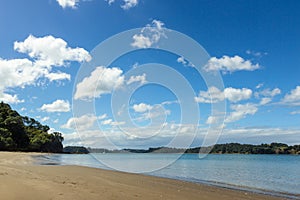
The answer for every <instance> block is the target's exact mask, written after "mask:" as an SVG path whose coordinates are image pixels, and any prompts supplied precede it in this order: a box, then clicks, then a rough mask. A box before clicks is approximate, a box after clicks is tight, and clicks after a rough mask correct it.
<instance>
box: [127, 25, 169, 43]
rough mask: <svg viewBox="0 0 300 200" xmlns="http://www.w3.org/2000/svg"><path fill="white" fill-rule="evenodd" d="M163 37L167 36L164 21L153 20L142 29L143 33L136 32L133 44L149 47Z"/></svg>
mask: <svg viewBox="0 0 300 200" xmlns="http://www.w3.org/2000/svg"><path fill="white" fill-rule="evenodd" d="M161 37H166V36H165V33H164V23H163V22H161V21H159V20H153V21H152V23H151V24H147V25H146V27H144V28H143V29H142V30H141V33H139V34H135V35H134V36H133V37H132V39H133V42H132V43H131V46H133V47H137V48H149V47H151V46H153V45H154V44H156V43H158V42H159V40H160V38H161Z"/></svg>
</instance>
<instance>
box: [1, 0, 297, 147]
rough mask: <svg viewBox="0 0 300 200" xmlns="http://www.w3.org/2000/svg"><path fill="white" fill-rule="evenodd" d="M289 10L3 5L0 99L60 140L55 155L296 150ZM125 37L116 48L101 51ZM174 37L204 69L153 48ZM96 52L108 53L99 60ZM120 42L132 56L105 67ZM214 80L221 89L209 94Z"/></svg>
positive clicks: (169, 4)
mask: <svg viewBox="0 0 300 200" xmlns="http://www.w3.org/2000/svg"><path fill="white" fill-rule="evenodd" d="M299 8H300V3H299V1H267V0H263V1H244V0H243V1H198V0H189V1H183V0H173V1H159V0H115V1H113V0H110V1H105V0H43V1H37V0H27V1H17V0H4V1H1V3H0V27H1V30H0V78H1V79H0V80H1V81H0V100H1V101H4V102H7V103H10V104H11V105H12V107H13V108H14V109H15V110H17V111H18V112H20V113H21V114H22V115H28V116H30V117H34V118H37V119H38V120H40V121H41V122H42V123H44V124H48V125H49V126H50V127H52V131H53V130H56V131H60V132H62V133H63V134H64V137H65V142H64V143H65V145H80V144H82V145H85V146H93V147H105V148H123V147H137V148H145V147H150V146H168V145H169V146H178V147H187V146H200V145H201V144H209V143H214V142H218V143H224V142H241V143H255V144H257V143H269V142H273V141H277V142H285V143H289V144H296V143H300V125H299V122H300V78H299V75H300V68H299V66H298V65H299V63H300V56H299V53H300V40H299V37H300V25H299V24H300V13H299ZM135 28H140V29H137V30H135V31H133V32H132V35H129V36H128V38H127V40H126V41H121V40H120V41H119V40H118V39H120V38H122V37H121V36H118V37H116V39H117V40H116V42H115V43H113V44H110V42H111V41H112V40H107V39H108V38H110V37H113V38H115V35H116V34H119V33H123V32H124V31H127V30H131V29H135ZM165 28H167V29H165ZM175 31H177V32H179V33H182V34H185V35H186V36H187V37H189V38H191V39H193V40H194V41H195V42H197V43H198V44H199V45H201V46H202V47H203V48H204V49H205V50H204V51H203V52H202V53H203V55H200V54H199V55H198V54H197V52H196V51H195V53H194V52H193V49H192V47H191V48H189V44H188V43H187V42H184V41H182V40H177V41H176V40H175V41H172V43H173V44H174V45H173V46H172V48H177V49H175V51H176V52H180V51H184V52H187V54H191V55H192V54H193V53H194V54H195V55H194V56H195V58H196V61H195V63H197V62H198V61H199V62H200V61H206V62H205V63H204V64H203V65H194V63H193V62H194V61H193V60H187V59H186V58H185V57H184V56H183V55H178V54H176V52H168V51H165V50H164V49H163V47H164V45H165V44H166V43H168V41H170V40H171V38H172V34H175ZM128 34H129V33H128ZM130 34H131V33H130ZM126 37H127V36H126ZM126 37H125V36H124V38H126ZM104 41H107V43H108V44H110V47H111V49H105V50H104V51H100V50H101V47H102V46H103V43H102V42H104ZM126 42H127V43H128V44H127V45H128V48H129V49H130V50H131V51H130V52H128V53H126V54H124V55H119V57H118V58H117V59H115V60H113V62H112V63H110V65H104V63H105V62H104V61H105V60H106V59H107V58H110V57H111V56H113V55H114V53H115V52H118V51H119V50H120V49H122V48H123V47H124V44H125V45H126ZM98 45H99V46H98ZM101 45H102V46H101ZM181 48H182V49H181ZM177 50H178V51H177ZM206 53H207V54H206ZM197 55H198V56H197ZM198 58H199V59H198ZM201 59H202V60H201ZM102 62H103V63H102ZM149 63H152V64H149ZM164 70H165V71H164ZM172 70H174V71H172ZM200 71H201V73H205V74H207V76H209V77H210V78H211V80H212V82H211V84H208V85H207V84H206V83H207V82H206V78H205V77H203V76H201V74H200V73H199V72H200ZM173 72H174V73H173ZM177 75H178V76H177ZM218 77H219V78H221V79H220V80H221V81H222V84H221V85H220V84H219V85H218V84H216V85H214V84H212V83H213V82H214V79H216V80H217V79H218ZM151 80H152V81H151ZM218 80H219V79H218ZM155 81H158V82H157V83H155ZM185 81H187V82H188V83H189V84H188V85H185ZM159 82H164V83H165V84H167V85H165V86H164V87H163V86H162V85H160V84H158V83H159ZM216 82H217V81H216ZM185 86H188V87H190V89H192V91H189V90H188V89H186V88H185ZM131 90H132V91H133V93H132V94H130V95H129V91H131ZM182 91H183V92H182ZM120 95H121V96H120ZM122 95H123V96H122ZM126 95H129V96H128V97H129V100H128V101H127V102H123V101H125V100H126V98H125V96H126ZM126 97H127V96H126ZM123 104H124V105H123ZM219 106H220V107H219ZM222 106H223V107H222ZM217 108H220V109H219V110H218V109H217ZM214 109H215V110H214ZM123 113H127V114H128V115H127V114H126V115H125V114H124V115H123ZM184 113H189V114H186V115H185V114H184ZM126 117H127V118H126ZM75 124H77V128H76V126H75ZM221 130H223V131H222V132H220V131H221ZM210 131H212V132H213V131H216V132H218V134H217V136H216V135H213V134H212V133H211V132H210ZM219 133H221V135H219ZM205 138H206V139H205ZM209 138H211V140H210V139H209ZM205 141H206V142H207V143H206V142H205Z"/></svg>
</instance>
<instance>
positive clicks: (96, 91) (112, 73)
mask: <svg viewBox="0 0 300 200" xmlns="http://www.w3.org/2000/svg"><path fill="white" fill-rule="evenodd" d="M122 73H123V71H122V70H121V69H119V68H116V67H113V68H105V67H103V66H99V67H97V68H96V69H95V70H94V71H93V72H92V73H91V75H90V76H88V77H86V78H84V79H83V80H82V81H81V82H80V83H78V84H77V85H76V92H75V95H74V98H75V99H81V100H90V99H92V98H94V97H100V96H101V95H102V94H109V93H111V92H112V90H114V89H116V88H118V87H120V86H122V85H123V84H124V76H123V75H122Z"/></svg>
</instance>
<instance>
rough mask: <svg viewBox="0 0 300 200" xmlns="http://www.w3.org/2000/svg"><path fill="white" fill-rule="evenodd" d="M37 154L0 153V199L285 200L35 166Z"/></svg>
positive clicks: (77, 169) (134, 176) (137, 177)
mask: <svg viewBox="0 0 300 200" xmlns="http://www.w3.org/2000/svg"><path fill="white" fill-rule="evenodd" d="M31 155H34V153H10V152H0V199H1V200H2V199H3V200H11V199H18V200H19V199H20V200H27V199H28V200H35V199H39V200H43V199H53V200H55V199H70V200H77V199H78V200H84V199H87V200H92V199H97V200H99V199H108V200H111V199H120V200H127V199H128V200H129V199H130V200H131V199H143V200H148V199H149V200H150V199H151V200H152V199H172V200H176V199H180V200H181V199H189V200H192V199H200V200H201V199H203V200H206V199H207V200H214V199H215V200H235V199H236V200H241V199H253V200H258V199H282V198H276V197H272V196H266V195H260V194H254V193H249V192H244V191H237V190H231V189H224V188H219V187H213V186H207V185H202V184H195V183H188V182H184V181H177V180H171V179H164V178H156V177H151V176H145V175H138V174H128V173H122V172H114V171H108V170H101V169H94V168H88V167H79V166H34V165H33V164H32V158H31Z"/></svg>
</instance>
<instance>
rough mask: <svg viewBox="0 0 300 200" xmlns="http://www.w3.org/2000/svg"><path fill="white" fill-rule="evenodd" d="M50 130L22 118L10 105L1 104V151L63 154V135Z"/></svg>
mask: <svg viewBox="0 0 300 200" xmlns="http://www.w3.org/2000/svg"><path fill="white" fill-rule="evenodd" d="M49 130H50V128H49V126H46V125H42V124H41V123H40V122H38V121H37V120H35V119H33V118H29V117H26V116H25V117H24V116H21V115H20V114H19V113H18V112H17V111H15V110H12V109H11V107H10V105H8V104H6V103H3V102H1V103H0V151H32V152H51V153H61V152H62V151H63V145H62V141H63V139H64V138H63V137H62V134H61V133H59V132H54V133H48V131H49Z"/></svg>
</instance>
